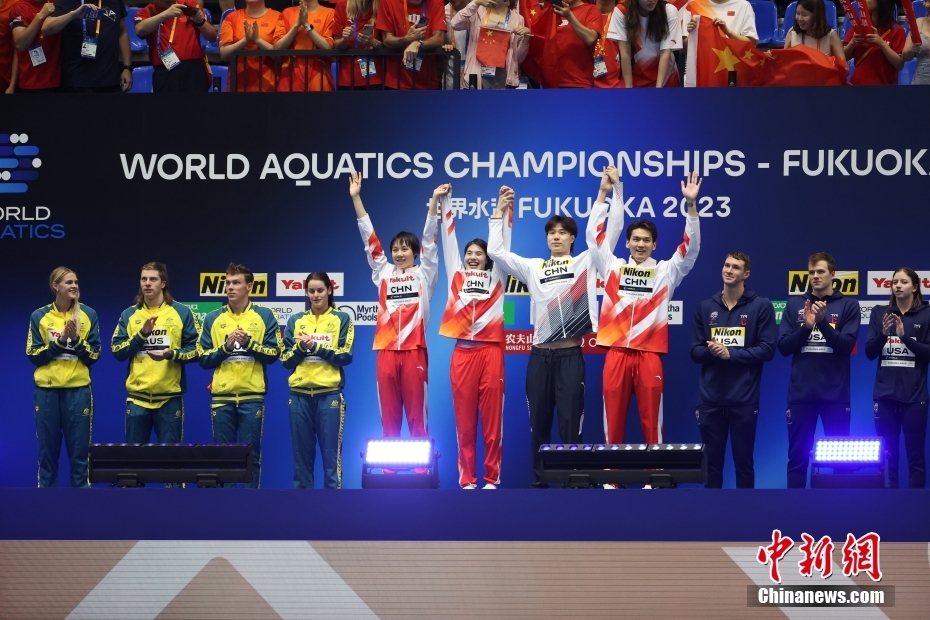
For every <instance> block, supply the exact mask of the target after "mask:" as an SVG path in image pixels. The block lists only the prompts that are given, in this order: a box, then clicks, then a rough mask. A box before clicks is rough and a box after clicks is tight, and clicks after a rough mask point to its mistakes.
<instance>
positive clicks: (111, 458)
mask: <svg viewBox="0 0 930 620" xmlns="http://www.w3.org/2000/svg"><path fill="white" fill-rule="evenodd" d="M87 468H88V472H89V475H90V481H91V482H109V483H111V484H116V485H119V486H121V487H135V486H141V485H143V484H145V483H149V482H151V483H157V482H164V483H185V482H189V483H197V486H199V487H215V486H218V485H220V484H232V483H238V482H251V481H252V446H251V445H250V444H181V443H175V444H158V443H151V444H126V443H121V444H113V443H107V444H91V446H90V448H89V449H88V454H87Z"/></svg>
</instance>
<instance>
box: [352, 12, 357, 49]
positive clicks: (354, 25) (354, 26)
mask: <svg viewBox="0 0 930 620" xmlns="http://www.w3.org/2000/svg"><path fill="white" fill-rule="evenodd" d="M352 42H353V43H352V47H354V48H356V49H357V48H358V18H357V17H353V18H352Z"/></svg>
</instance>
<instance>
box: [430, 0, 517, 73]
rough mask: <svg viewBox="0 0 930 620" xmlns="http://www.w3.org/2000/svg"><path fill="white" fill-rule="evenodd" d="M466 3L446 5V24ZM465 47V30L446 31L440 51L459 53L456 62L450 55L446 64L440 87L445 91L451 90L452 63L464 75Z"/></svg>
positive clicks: (464, 0) (453, 0) (457, 0)
mask: <svg viewBox="0 0 930 620" xmlns="http://www.w3.org/2000/svg"><path fill="white" fill-rule="evenodd" d="M468 2H469V0H450V2H449V3H448V4H446V24H451V23H452V18H453V17H454V16H455V14H456V13H457V12H458V11H461V10H462V9H464V8H465V6H466V5H467V4H468ZM524 22H525V20H524ZM467 47H468V31H467V30H458V31H455V30H452V28H451V27H450V28H449V29H448V30H447V31H446V36H445V44H444V45H443V46H442V49H444V50H446V51H447V52H451V51H452V50H453V49H457V50H458V51H459V57H458V60H456V59H455V58H454V57H453V56H451V55H450V56H449V60H448V62H447V63H446V73H445V75H444V76H443V81H442V87H443V88H444V89H445V90H452V89H453V82H452V78H453V69H454V65H453V63H454V62H458V63H459V75H464V74H465V49H466V48H467Z"/></svg>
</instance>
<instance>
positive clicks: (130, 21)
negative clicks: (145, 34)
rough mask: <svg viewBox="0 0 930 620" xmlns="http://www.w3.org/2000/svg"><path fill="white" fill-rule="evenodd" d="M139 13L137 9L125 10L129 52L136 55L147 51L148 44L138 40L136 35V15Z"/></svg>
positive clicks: (131, 7)
mask: <svg viewBox="0 0 930 620" xmlns="http://www.w3.org/2000/svg"><path fill="white" fill-rule="evenodd" d="M138 12H139V7H137V6H130V7H127V8H126V30H127V32H128V33H129V51H130V52H132V53H134V54H136V53H139V52H145V51H148V49H149V44H148V42H147V41H146V40H145V39H140V38H139V35H137V34H136V22H135V21H134V20H135V18H136V13H138Z"/></svg>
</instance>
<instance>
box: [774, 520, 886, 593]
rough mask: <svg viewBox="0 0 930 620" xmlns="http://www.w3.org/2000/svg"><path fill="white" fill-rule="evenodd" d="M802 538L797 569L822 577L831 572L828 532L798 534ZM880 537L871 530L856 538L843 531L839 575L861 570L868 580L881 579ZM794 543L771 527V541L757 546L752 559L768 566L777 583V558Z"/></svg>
mask: <svg viewBox="0 0 930 620" xmlns="http://www.w3.org/2000/svg"><path fill="white" fill-rule="evenodd" d="M801 538H802V540H803V541H804V542H803V543H802V544H801V545H800V546H799V547H798V549H799V550H800V552H801V555H802V556H803V557H802V558H801V561H800V562H798V570H799V572H800V573H801V575H803V576H804V577H812V576H813V575H814V571H816V572H818V573H820V577H821V578H822V579H827V578H828V577H829V576H830V575H832V574H833V548H834V544H833V541H832V540H830V537H829V536H824V537H823V538H821V539H820V540H815V539H814V537H813V536H811V535H810V534H806V533H805V534H801ZM880 543H881V537H880V536H879V535H878V534H876V533H875V532H869V533H868V534H866V535H864V536H862V537H860V538H856V537H855V536H853V535H852V534H847V535H846V542H845V543H844V544H843V575H844V576H846V577H854V576H856V575H858V574H859V573H865V574H867V575H868V576H869V578H871V579H872V581H881V580H882V569H881V564H880V561H879V552H878V548H879V544H880ZM792 547H794V540H792V539H791V538H790V537H788V536H782V533H781V530H773V531H772V544H770V545H767V546H764V547H759V551H758V553H757V554H756V560H758V561H759V563H760V564H767V565H770V566H769V577H770V578H771V580H772V581H774V582H775V583H781V574H780V573H779V567H778V562H779V561H780V560H782V559H784V557H785V555H786V554H787V553H788V551H790V550H791V548H792Z"/></svg>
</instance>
